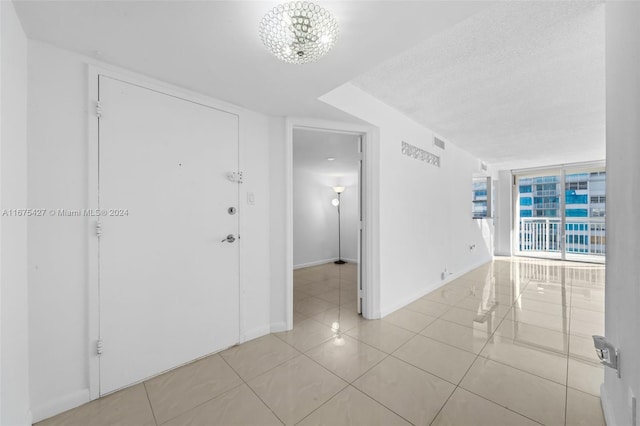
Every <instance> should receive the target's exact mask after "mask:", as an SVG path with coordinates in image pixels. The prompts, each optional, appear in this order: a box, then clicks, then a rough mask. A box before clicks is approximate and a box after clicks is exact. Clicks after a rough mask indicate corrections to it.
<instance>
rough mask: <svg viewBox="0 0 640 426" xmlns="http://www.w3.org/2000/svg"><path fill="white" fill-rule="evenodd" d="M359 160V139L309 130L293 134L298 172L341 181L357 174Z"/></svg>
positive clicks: (348, 135)
mask: <svg viewBox="0 0 640 426" xmlns="http://www.w3.org/2000/svg"><path fill="white" fill-rule="evenodd" d="M327 158H334V160H333V161H329V160H327ZM358 159H359V153H358V136H357V135H353V134H346V133H333V132H323V131H317V130H306V129H294V131H293V164H294V167H295V168H300V169H304V170H306V171H308V172H312V173H318V174H323V175H329V176H335V177H341V176H346V175H352V174H354V173H357V172H358Z"/></svg>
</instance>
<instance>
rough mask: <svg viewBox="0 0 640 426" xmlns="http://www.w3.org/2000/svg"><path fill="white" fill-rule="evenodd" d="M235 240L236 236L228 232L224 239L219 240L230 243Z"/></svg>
mask: <svg viewBox="0 0 640 426" xmlns="http://www.w3.org/2000/svg"><path fill="white" fill-rule="evenodd" d="M235 240H236V237H234V236H233V234H229V235H227V238H225V239H224V240H222V241H220V242H221V243H224V242H227V243H232V242H234V241H235Z"/></svg>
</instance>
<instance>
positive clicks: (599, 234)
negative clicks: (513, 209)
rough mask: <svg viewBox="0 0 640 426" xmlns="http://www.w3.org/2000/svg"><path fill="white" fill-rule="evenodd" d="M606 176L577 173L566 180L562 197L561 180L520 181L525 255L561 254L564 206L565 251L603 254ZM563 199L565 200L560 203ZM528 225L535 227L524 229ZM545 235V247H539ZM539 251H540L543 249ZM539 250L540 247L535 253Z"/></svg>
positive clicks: (552, 177)
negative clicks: (539, 253)
mask: <svg viewBox="0 0 640 426" xmlns="http://www.w3.org/2000/svg"><path fill="white" fill-rule="evenodd" d="M605 181H606V172H604V171H602V172H592V173H575V174H567V175H566V176H565V188H564V193H562V191H561V188H560V185H561V181H560V176H557V175H556V176H539V177H531V178H521V179H520V181H519V188H518V195H519V209H518V211H519V214H520V219H521V229H525V228H526V229H527V231H526V233H525V234H522V233H521V235H523V236H524V238H521V241H520V249H521V250H523V251H559V250H560V246H559V242H560V240H561V237H560V233H559V232H558V231H559V227H560V224H561V215H562V211H563V209H562V202H564V204H565V205H564V216H565V244H566V251H567V252H571V253H584V254H604V252H605V248H604V243H605V238H604V233H605V228H604V216H605V214H606V208H605V203H606V195H605ZM561 196H564V199H563V200H562V199H561ZM526 222H529V223H530V224H531V225H535V226H528V227H527V226H524V227H523V223H525V224H526ZM532 233H537V234H540V233H544V234H545V235H544V244H543V245H542V244H539V242H540V241H542V240H541V238H540V235H533V234H532ZM542 246H543V249H540V248H539V247H542ZM536 247H538V248H537V249H536Z"/></svg>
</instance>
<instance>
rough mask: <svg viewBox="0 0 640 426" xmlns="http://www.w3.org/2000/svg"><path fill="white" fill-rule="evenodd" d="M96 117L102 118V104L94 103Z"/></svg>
mask: <svg viewBox="0 0 640 426" xmlns="http://www.w3.org/2000/svg"><path fill="white" fill-rule="evenodd" d="M96 117H98V118H102V102H100V101H97V102H96Z"/></svg>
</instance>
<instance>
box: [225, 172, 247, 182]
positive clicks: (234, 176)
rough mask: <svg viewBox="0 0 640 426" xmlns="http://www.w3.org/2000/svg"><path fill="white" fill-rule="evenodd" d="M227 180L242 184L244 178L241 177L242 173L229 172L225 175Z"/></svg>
mask: <svg viewBox="0 0 640 426" xmlns="http://www.w3.org/2000/svg"><path fill="white" fill-rule="evenodd" d="M227 179H229V180H230V181H231V182H235V183H244V176H243V175H242V172H237V173H236V172H229V173H227Z"/></svg>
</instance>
